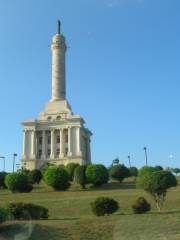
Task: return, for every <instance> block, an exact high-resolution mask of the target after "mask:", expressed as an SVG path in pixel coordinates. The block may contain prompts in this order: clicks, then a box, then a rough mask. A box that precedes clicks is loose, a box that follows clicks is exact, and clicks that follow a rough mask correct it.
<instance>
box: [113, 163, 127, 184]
mask: <svg viewBox="0 0 180 240" xmlns="http://www.w3.org/2000/svg"><path fill="white" fill-rule="evenodd" d="M109 174H110V177H111V178H112V179H115V180H118V181H119V182H122V181H123V179H124V178H126V177H129V170H128V168H127V167H125V166H124V165H123V164H122V165H121V164H118V165H115V166H112V167H111V169H110V171H109Z"/></svg>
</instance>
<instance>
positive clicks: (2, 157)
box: [0, 156, 5, 172]
mask: <svg viewBox="0 0 180 240" xmlns="http://www.w3.org/2000/svg"><path fill="white" fill-rule="evenodd" d="M0 158H1V159H3V171H4V172H5V157H4V156H1V157H0Z"/></svg>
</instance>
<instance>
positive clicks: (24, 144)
mask: <svg viewBox="0 0 180 240" xmlns="http://www.w3.org/2000/svg"><path fill="white" fill-rule="evenodd" d="M26 132H27V131H26V130H24V131H23V156H22V158H23V159H26V158H27V156H26Z"/></svg>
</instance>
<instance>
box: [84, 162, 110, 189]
mask: <svg viewBox="0 0 180 240" xmlns="http://www.w3.org/2000/svg"><path fill="white" fill-rule="evenodd" d="M86 178H87V182H88V183H91V184H93V185H94V186H100V185H102V184H105V183H107V182H108V180H109V175H108V170H107V168H106V167H105V166H104V165H102V164H90V165H88V166H87V168H86Z"/></svg>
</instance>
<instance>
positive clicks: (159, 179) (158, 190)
mask: <svg viewBox="0 0 180 240" xmlns="http://www.w3.org/2000/svg"><path fill="white" fill-rule="evenodd" d="M176 185H177V180H176V178H175V176H174V175H173V174H172V173H170V172H168V171H156V172H153V173H152V174H151V175H149V176H148V177H147V178H146V183H145V184H144V190H145V191H147V192H148V193H150V194H151V196H152V197H153V199H154V200H155V202H156V206H157V209H158V210H159V211H160V210H161V208H162V207H163V204H164V201H165V197H166V193H167V190H168V189H169V188H171V187H175V186H176Z"/></svg>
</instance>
